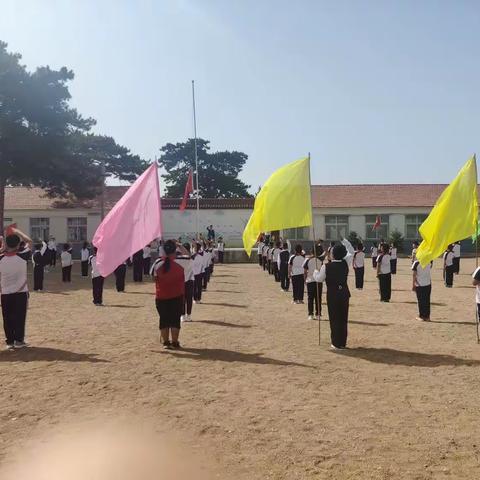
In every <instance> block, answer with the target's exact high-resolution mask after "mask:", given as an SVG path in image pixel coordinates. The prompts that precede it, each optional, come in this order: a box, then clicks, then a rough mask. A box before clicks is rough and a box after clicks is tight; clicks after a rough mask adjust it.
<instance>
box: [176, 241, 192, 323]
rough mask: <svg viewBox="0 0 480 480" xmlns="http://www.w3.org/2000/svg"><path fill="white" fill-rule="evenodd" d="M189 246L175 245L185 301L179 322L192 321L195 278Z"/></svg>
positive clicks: (186, 244)
mask: <svg viewBox="0 0 480 480" xmlns="http://www.w3.org/2000/svg"><path fill="white" fill-rule="evenodd" d="M190 248H191V247H190V244H189V243H184V244H183V245H180V244H178V245H177V258H176V262H177V263H178V264H179V265H181V266H182V268H183V273H184V275H185V301H184V302H183V311H182V316H181V318H180V321H182V322H191V321H192V304H193V285H194V279H195V276H194V274H193V260H192V256H191V253H190Z"/></svg>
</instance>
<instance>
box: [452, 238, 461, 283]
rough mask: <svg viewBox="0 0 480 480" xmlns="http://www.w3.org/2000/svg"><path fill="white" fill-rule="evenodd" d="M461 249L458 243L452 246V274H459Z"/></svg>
mask: <svg viewBox="0 0 480 480" xmlns="http://www.w3.org/2000/svg"><path fill="white" fill-rule="evenodd" d="M461 251H462V247H461V245H460V242H455V243H454V244H453V266H454V269H453V273H455V274H456V275H458V274H459V273H460V257H461Z"/></svg>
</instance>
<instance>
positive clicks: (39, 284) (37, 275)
mask: <svg viewBox="0 0 480 480" xmlns="http://www.w3.org/2000/svg"><path fill="white" fill-rule="evenodd" d="M43 277H44V267H43V265H35V266H34V267H33V289H34V290H35V291H36V292H37V291H38V290H43Z"/></svg>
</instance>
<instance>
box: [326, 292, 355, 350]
mask: <svg viewBox="0 0 480 480" xmlns="http://www.w3.org/2000/svg"><path fill="white" fill-rule="evenodd" d="M349 304H350V299H349V296H348V293H347V292H346V291H345V290H339V291H335V292H329V291H328V290H327V307H328V318H329V320H330V338H331V341H332V345H333V346H334V347H337V348H343V347H345V346H346V345H347V334H348V307H349Z"/></svg>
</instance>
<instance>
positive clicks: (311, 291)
mask: <svg viewBox="0 0 480 480" xmlns="http://www.w3.org/2000/svg"><path fill="white" fill-rule="evenodd" d="M317 287H318V291H317ZM322 290H323V283H317V282H309V283H307V296H308V314H309V315H313V305H314V304H315V315H321V314H322Z"/></svg>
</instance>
